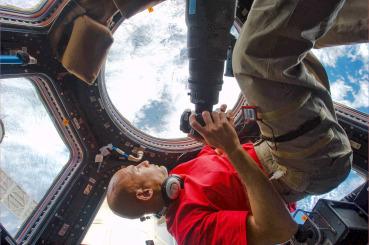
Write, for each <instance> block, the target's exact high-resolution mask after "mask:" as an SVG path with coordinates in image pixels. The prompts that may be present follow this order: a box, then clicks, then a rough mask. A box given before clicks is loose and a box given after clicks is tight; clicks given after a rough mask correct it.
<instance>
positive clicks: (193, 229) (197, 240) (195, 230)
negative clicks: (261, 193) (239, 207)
mask: <svg viewBox="0 0 369 245" xmlns="http://www.w3.org/2000/svg"><path fill="white" fill-rule="evenodd" d="M191 213H192V214H193V215H191V214H187V215H186V218H185V220H182V222H181V224H180V225H179V227H177V230H176V233H177V234H174V236H175V237H176V238H177V242H178V244H179V245H182V244H206V245H208V244H209V245H215V244H219V245H222V244H232V245H247V240H246V219H247V216H248V211H217V212H207V211H196V210H192V212H191Z"/></svg>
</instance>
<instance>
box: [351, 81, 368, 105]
mask: <svg viewBox="0 0 369 245" xmlns="http://www.w3.org/2000/svg"><path fill="white" fill-rule="evenodd" d="M352 106H353V107H354V108H359V107H369V82H368V80H366V81H359V89H358V91H357V92H356V93H354V101H353V102H352Z"/></svg>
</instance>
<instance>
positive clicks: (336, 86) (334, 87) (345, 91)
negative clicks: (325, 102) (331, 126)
mask: <svg viewBox="0 0 369 245" xmlns="http://www.w3.org/2000/svg"><path fill="white" fill-rule="evenodd" d="M352 91H353V89H352V87H351V86H349V85H347V84H346V83H345V82H344V81H343V80H337V81H336V82H334V83H332V84H331V94H332V99H333V100H334V101H337V102H339V103H342V104H345V105H349V106H350V105H351V101H349V100H348V99H347V98H346V97H347V96H348V95H349V94H350V93H352Z"/></svg>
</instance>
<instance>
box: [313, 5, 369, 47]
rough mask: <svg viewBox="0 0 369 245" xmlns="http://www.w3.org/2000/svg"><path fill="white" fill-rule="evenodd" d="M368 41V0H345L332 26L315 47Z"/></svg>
mask: <svg viewBox="0 0 369 245" xmlns="http://www.w3.org/2000/svg"><path fill="white" fill-rule="evenodd" d="M365 42H368V0H346V2H345V4H344V5H343V7H342V9H341V11H340V12H339V13H338V16H337V18H336V21H335V22H334V25H333V26H332V28H331V29H330V30H329V31H328V33H327V34H325V35H324V36H323V37H321V38H319V39H318V40H317V42H316V43H315V46H314V47H315V48H323V47H330V46H336V45H343V44H353V43H365Z"/></svg>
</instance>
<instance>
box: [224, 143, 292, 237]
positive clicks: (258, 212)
mask: <svg viewBox="0 0 369 245" xmlns="http://www.w3.org/2000/svg"><path fill="white" fill-rule="evenodd" d="M226 153H227V155H228V157H229V159H230V161H231V162H232V164H233V166H234V167H235V169H236V170H237V172H238V174H239V177H240V179H241V180H242V182H243V183H244V184H245V186H246V187H247V195H248V198H249V202H250V207H251V211H252V215H253V222H254V223H255V225H256V227H258V228H260V230H262V232H263V233H265V234H267V235H268V236H270V238H271V240H273V239H274V238H276V239H277V240H278V238H279V237H280V238H281V239H288V238H289V237H290V236H292V235H293V234H294V233H295V231H296V230H297V224H296V223H295V222H294V221H293V219H292V217H291V215H290V214H289V211H288V210H287V207H286V205H285V203H284V201H283V200H282V198H281V197H280V195H279V194H278V193H277V192H276V190H275V189H274V187H273V186H272V184H271V182H270V181H269V180H268V179H267V177H266V176H265V175H264V174H263V173H262V171H261V170H260V169H259V167H258V166H257V164H255V162H254V160H253V159H252V158H251V157H250V156H249V155H248V154H247V153H246V152H245V151H244V150H243V148H242V146H241V145H239V147H238V148H236V149H233V150H228V151H227V152H226ZM280 242H282V241H280Z"/></svg>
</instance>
